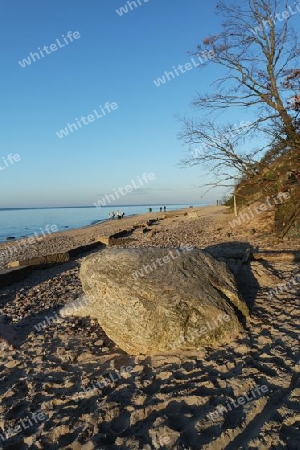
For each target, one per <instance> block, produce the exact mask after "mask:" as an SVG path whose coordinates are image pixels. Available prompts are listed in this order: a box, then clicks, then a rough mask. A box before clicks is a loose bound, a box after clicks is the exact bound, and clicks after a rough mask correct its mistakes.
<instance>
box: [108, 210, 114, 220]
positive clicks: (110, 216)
mask: <svg viewBox="0 0 300 450" xmlns="http://www.w3.org/2000/svg"><path fill="white" fill-rule="evenodd" d="M109 218H110V219H114V218H115V213H114V212H113V211H112V212H110V213H109Z"/></svg>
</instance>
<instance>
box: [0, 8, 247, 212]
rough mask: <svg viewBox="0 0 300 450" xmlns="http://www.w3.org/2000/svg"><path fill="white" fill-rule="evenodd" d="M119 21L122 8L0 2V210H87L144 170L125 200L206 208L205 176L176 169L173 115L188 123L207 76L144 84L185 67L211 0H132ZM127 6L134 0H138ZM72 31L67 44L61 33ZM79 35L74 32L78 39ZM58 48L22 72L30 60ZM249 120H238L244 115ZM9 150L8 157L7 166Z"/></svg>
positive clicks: (212, 21)
mask: <svg viewBox="0 0 300 450" xmlns="http://www.w3.org/2000/svg"><path fill="white" fill-rule="evenodd" d="M140 3H141V5H140V6H138V7H137V8H136V9H135V8H134V9H133V10H132V11H131V10H129V12H128V13H127V14H124V15H123V16H119V15H118V14H117V13H116V9H119V8H120V7H121V6H123V5H125V4H126V2H125V0H100V1H99V0H98V1H96V0H85V1H84V2H81V1H80V2H79V1H78V0H72V1H71V0H65V1H63V2H62V1H60V2H58V1H57V0H53V1H51V2H46V1H40V0H38V1H37V0H31V1H30V2H24V1H15V0H9V1H2V2H1V5H0V11H1V13H0V34H1V47H2V48H1V60H2V64H1V69H0V75H1V84H0V91H1V109H2V115H1V116H2V117H1V124H2V133H1V136H0V148H1V150H0V166H1V167H4V169H2V170H1V171H0V185H1V198H0V207H23V206H24V207H31V206H33V207H36V206H64V205H65V206H67V205H69V206H72V205H91V206H92V204H93V202H95V201H97V200H98V199H99V198H101V197H102V196H103V195H104V194H106V193H107V194H109V193H111V192H113V189H117V188H118V187H124V186H126V185H128V184H129V183H130V181H131V180H136V179H137V177H138V176H141V175H142V174H143V173H145V172H146V173H154V174H155V180H153V181H151V182H150V183H149V184H148V185H147V186H145V189H140V190H138V189H136V190H135V191H134V192H132V193H130V194H129V193H128V194H127V195H126V197H124V199H123V203H124V204H130V203H131V204H138V203H143V204H147V203H163V204H165V203H190V204H196V203H200V202H215V200H216V199H217V198H221V196H222V193H223V192H221V191H216V192H214V191H213V192H210V193H209V194H208V195H206V196H205V197H203V198H202V197H201V195H202V194H203V193H204V191H205V189H203V188H199V187H198V186H199V185H201V184H202V183H203V182H205V181H206V180H207V179H209V176H210V174H209V173H208V171H207V170H206V169H203V168H200V167H193V168H189V169H180V168H179V167H178V166H177V165H178V163H179V161H180V159H181V158H182V157H183V156H184V154H185V152H186V149H185V148H184V146H183V144H182V142H181V141H179V140H178V133H179V131H180V123H179V122H178V121H177V120H176V118H175V117H174V116H175V115H176V114H179V115H185V114H188V115H195V114H196V112H195V110H194V109H193V108H192V107H191V101H192V100H193V98H194V97H195V95H196V92H197V91H198V92H205V91H206V90H207V89H209V86H210V83H211V82H212V81H213V79H214V78H215V77H216V75H217V72H216V68H215V66H213V65H208V66H207V67H206V68H205V70H204V71H200V70H199V69H197V68H193V69H192V70H190V71H188V72H187V73H185V74H180V76H178V77H176V79H174V80H171V81H169V82H167V83H166V84H165V85H163V86H161V87H156V86H155V85H154V83H153V80H155V79H157V78H158V77H160V76H162V75H163V73H164V72H165V71H170V70H172V67H173V66H176V67H177V66H178V65H179V64H185V63H187V62H190V60H191V57H190V56H189V55H188V53H187V52H188V51H190V50H193V49H194V47H195V45H196V44H197V43H199V42H202V40H203V38H205V37H206V36H208V35H211V34H214V33H215V32H217V31H218V30H219V23H218V20H219V19H218V18H216V17H215V16H214V15H213V3H211V2H204V1H203V0H201V1H200V0H164V1H161V0H149V1H148V2H146V3H145V2H144V0H140ZM137 4H138V3H137ZM69 31H71V32H73V33H74V32H75V31H77V32H78V33H79V34H80V37H79V38H78V39H74V38H73V42H70V40H68V39H67V38H66V39H67V42H69V44H68V45H66V44H65V45H64V47H61V48H59V46H58V44H57V41H56V39H59V42H60V44H61V45H63V44H64V43H65V41H64V40H63V37H62V35H64V36H66V35H67V33H68V32H69ZM77 36H78V35H77ZM55 43H56V44H57V49H56V51H52V52H50V54H46V53H45V51H44V55H45V56H44V57H43V58H42V57H41V59H40V60H38V59H37V58H36V57H35V58H36V59H37V60H36V61H35V62H33V61H31V64H30V65H26V66H25V67H24V68H22V67H21V65H20V64H19V61H22V60H23V59H24V58H28V57H29V55H30V52H32V53H34V52H38V47H40V49H43V47H44V46H45V45H46V46H47V47H48V51H50V50H49V46H50V45H51V44H55ZM106 102H110V103H111V102H115V103H117V105H118V109H116V110H114V111H111V112H110V113H107V115H106V116H103V117H102V118H99V119H96V120H95V121H94V122H91V123H88V125H82V128H78V130H77V131H74V132H73V133H71V132H69V134H68V136H65V137H63V138H61V139H60V138H59V137H58V136H57V134H56V132H59V131H60V130H61V129H63V128H65V127H67V124H68V123H74V122H75V118H80V117H81V116H84V117H86V116H88V115H90V114H93V110H95V109H96V110H97V111H98V114H100V105H102V106H103V105H104V104H105V103H106ZM243 119H244V120H248V118H247V117H245V118H243ZM9 154H13V155H14V154H19V155H20V158H21V159H20V161H18V162H13V164H11V163H10V162H9V161H8V160H7V157H8V155H9Z"/></svg>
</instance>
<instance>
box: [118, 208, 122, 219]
mask: <svg viewBox="0 0 300 450" xmlns="http://www.w3.org/2000/svg"><path fill="white" fill-rule="evenodd" d="M117 218H118V219H122V214H121V213H120V211H119V210H118V211H117Z"/></svg>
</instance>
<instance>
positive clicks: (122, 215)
mask: <svg viewBox="0 0 300 450" xmlns="http://www.w3.org/2000/svg"><path fill="white" fill-rule="evenodd" d="M124 216H125V213H124V212H123V211H122V212H121V219H123V217H124Z"/></svg>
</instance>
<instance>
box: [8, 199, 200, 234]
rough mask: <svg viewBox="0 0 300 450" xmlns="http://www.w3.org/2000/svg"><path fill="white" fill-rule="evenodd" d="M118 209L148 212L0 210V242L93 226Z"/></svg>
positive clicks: (141, 207)
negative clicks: (52, 230) (49, 229)
mask: <svg viewBox="0 0 300 450" xmlns="http://www.w3.org/2000/svg"><path fill="white" fill-rule="evenodd" d="M150 206H151V205H150ZM160 206H161V205H158V206H155V205H154V206H153V205H152V211H153V212H156V211H159V207H160ZM166 206H167V211H171V210H175V209H181V208H187V207H188V206H189V205H166ZM193 206H204V205H193ZM118 209H119V210H120V211H121V212H122V211H124V213H125V217H126V216H132V215H136V214H143V213H147V212H149V206H148V205H147V206H145V205H138V206H136V205H134V206H132V205H128V206H124V205H123V206H120V207H118V205H117V206H116V205H114V206H113V207H112V206H104V207H101V208H95V206H87V207H74V208H73V207H70V208H35V209H31V208H24V209H9V208H0V242H3V241H6V238H7V237H8V236H12V237H15V238H16V239H18V238H21V237H28V236H32V235H33V234H34V233H37V234H42V233H43V232H44V233H45V234H47V231H46V230H45V227H46V225H50V226H51V225H56V226H57V228H58V231H62V230H66V229H71V228H79V227H83V226H86V225H92V224H95V223H98V222H102V221H104V220H107V219H108V215H109V213H110V211H112V210H113V211H115V212H116V211H117V210H118Z"/></svg>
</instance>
